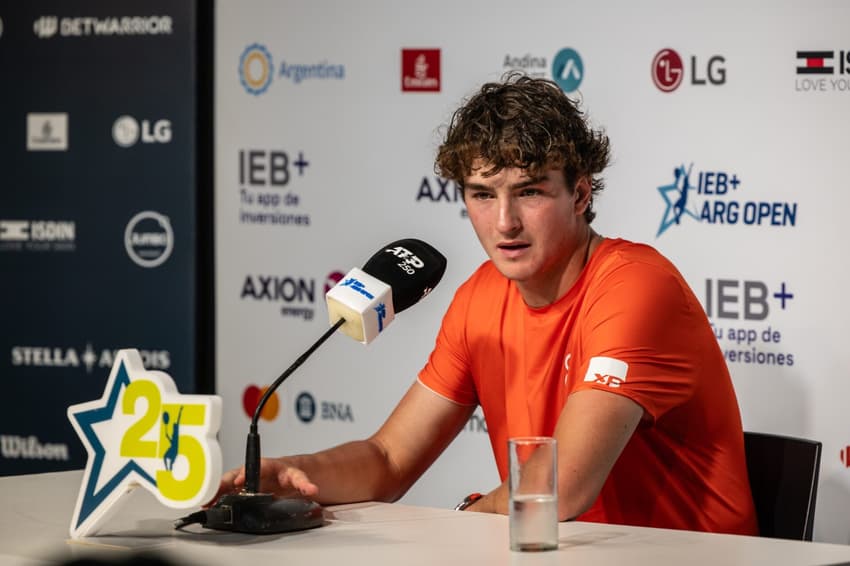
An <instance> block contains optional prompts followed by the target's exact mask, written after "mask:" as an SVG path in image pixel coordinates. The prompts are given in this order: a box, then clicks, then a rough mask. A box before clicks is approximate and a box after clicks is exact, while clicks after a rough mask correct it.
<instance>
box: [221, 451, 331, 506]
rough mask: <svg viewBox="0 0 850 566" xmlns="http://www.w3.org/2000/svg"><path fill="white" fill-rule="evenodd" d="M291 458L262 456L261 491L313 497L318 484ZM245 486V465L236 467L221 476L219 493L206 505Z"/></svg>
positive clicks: (281, 495)
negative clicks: (296, 465) (297, 466)
mask: <svg viewBox="0 0 850 566" xmlns="http://www.w3.org/2000/svg"><path fill="white" fill-rule="evenodd" d="M292 464H293V463H292V461H291V460H290V459H289V458H262V459H261V460H260V491H261V492H264V493H272V494H274V495H277V496H278V497H287V496H292V495H303V496H305V497H312V496H315V495H316V494H317V493H319V488H318V486H317V485H316V484H314V483H313V482H311V481H310V478H309V477H307V474H305V473H304V472H303V471H302V470H300V469H299V468H296V467H295V466H293V465H292ZM244 486H245V467H244V466H243V467H240V468H234V469H232V470H230V471H228V472H225V473H224V475H222V476H221V483H220V484H219V486H218V493H216V494H215V497H214V498H213V499H212V501H210V502H209V503H207V504H206V505H204V507H205V508H207V507H210V506H212V505H213V504H214V503H215V502H216V501H218V498H219V497H221V496H222V495H225V494H228V493H237V492H239V491H240V490H241V489H242V488H243V487H244Z"/></svg>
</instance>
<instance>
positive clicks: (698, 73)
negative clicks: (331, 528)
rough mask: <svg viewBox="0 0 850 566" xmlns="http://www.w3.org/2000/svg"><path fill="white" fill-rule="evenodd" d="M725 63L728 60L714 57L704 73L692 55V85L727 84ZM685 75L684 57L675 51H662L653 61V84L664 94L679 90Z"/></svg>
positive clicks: (710, 59) (709, 60) (717, 56)
mask: <svg viewBox="0 0 850 566" xmlns="http://www.w3.org/2000/svg"><path fill="white" fill-rule="evenodd" d="M725 63H726V59H724V58H723V57H722V56H720V55H712V56H711V57H710V58H709V59H708V63H707V64H706V65H705V71H704V72H703V70H702V65H699V64H698V62H697V57H696V55H691V69H690V71H691V72H690V75H691V84H692V85H694V86H705V85H706V84H712V85H715V86H719V85H722V84H726V68H725V67H724V66H723V65H724V64H725ZM685 74H686V73H685V64H684V62H683V61H682V57H681V56H679V54H678V53H677V52H676V51H674V50H673V49H662V50H661V51H659V52H658V53H656V54H655V57H654V58H653V59H652V82H654V83H655V86H656V87H658V90H660V91H662V92H673V91H674V90H676V89H677V88H679V85H681V84H682V80H683V79H684V78H685Z"/></svg>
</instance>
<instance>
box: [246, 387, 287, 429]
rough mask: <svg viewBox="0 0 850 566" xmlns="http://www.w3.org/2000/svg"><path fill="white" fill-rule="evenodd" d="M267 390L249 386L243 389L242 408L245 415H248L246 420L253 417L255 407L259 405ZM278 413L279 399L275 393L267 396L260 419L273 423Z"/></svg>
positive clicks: (266, 388)
mask: <svg viewBox="0 0 850 566" xmlns="http://www.w3.org/2000/svg"><path fill="white" fill-rule="evenodd" d="M267 390H268V387H262V388H261V387H257V386H256V385H249V386H248V387H246V388H245V391H244V393H242V408H243V409H245V414H246V415H248V418H253V417H254V411H256V410H257V405H259V404H260V399H261V398H262V397H263V395H265V393H266V391H267ZM279 412H280V399H279V398H278V396H277V393H276V392H275V393H272V394H271V395H270V396H269V398H268V400H267V401H266V405H265V407H263V410H262V411H260V418H261V419H263V420H266V421H273V420H274V419H276V418H277V414H278V413H279Z"/></svg>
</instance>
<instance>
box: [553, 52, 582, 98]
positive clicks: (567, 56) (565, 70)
mask: <svg viewBox="0 0 850 566" xmlns="http://www.w3.org/2000/svg"><path fill="white" fill-rule="evenodd" d="M552 78H553V79H554V80H555V82H556V83H558V86H560V87H561V89H562V90H563V91H564V92H566V93H568V94H569V93H571V92H574V91H576V90H578V87H579V86H580V85H581V81H582V80H583V79H584V63H583V62H582V60H581V55H579V54H578V51H576V50H575V49H571V48H569V47H567V48H564V49H561V50H560V51H559V52H558V54H557V55H555V58H554V59H553V60H552Z"/></svg>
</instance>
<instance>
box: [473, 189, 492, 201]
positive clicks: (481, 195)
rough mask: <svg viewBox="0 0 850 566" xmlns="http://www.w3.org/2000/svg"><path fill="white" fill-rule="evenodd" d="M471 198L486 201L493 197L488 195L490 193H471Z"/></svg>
mask: <svg viewBox="0 0 850 566" xmlns="http://www.w3.org/2000/svg"><path fill="white" fill-rule="evenodd" d="M472 198H474V199H475V200H487V199H489V198H493V195H492V194H490V193H486V192H483V191H478V192H475V193H472Z"/></svg>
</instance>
